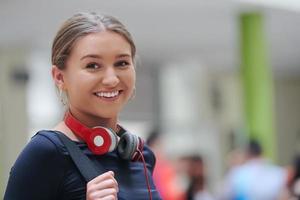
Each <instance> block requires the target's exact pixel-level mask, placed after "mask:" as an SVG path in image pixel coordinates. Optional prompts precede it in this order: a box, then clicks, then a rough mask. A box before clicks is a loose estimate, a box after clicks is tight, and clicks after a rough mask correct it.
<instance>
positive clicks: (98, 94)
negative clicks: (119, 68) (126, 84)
mask: <svg viewBox="0 0 300 200" xmlns="http://www.w3.org/2000/svg"><path fill="white" fill-rule="evenodd" d="M118 94H119V91H115V92H97V93H96V95H97V96H98V97H115V96H117V95H118Z"/></svg>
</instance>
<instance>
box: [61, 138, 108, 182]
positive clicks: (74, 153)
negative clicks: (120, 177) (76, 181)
mask: <svg viewBox="0 0 300 200" xmlns="http://www.w3.org/2000/svg"><path fill="white" fill-rule="evenodd" d="M57 136H58V137H59V139H60V140H61V142H62V143H63V144H64V145H65V147H66V148H67V151H68V152H69V154H70V156H71V158H72V160H73V162H74V163H75V165H76V166H77V168H78V170H79V171H80V173H81V175H82V176H83V177H84V178H85V180H86V182H89V181H91V180H92V179H94V178H95V177H97V176H98V175H99V174H100V173H99V172H98V171H97V170H96V168H95V166H94V165H93V163H92V161H91V160H90V159H89V158H88V157H87V156H86V155H85V154H84V153H82V151H81V150H80V149H79V147H78V146H77V145H76V144H74V142H73V141H71V140H70V139H69V138H68V137H67V136H65V135H64V134H62V133H58V134H57ZM104 171H105V170H104V169H103V172H104Z"/></svg>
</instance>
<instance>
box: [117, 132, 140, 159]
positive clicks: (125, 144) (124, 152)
mask: <svg viewBox="0 0 300 200" xmlns="http://www.w3.org/2000/svg"><path fill="white" fill-rule="evenodd" d="M138 145H139V139H138V137H137V136H135V135H133V134H130V133H124V134H123V135H122V137H121V138H120V141H119V144H118V147H117V148H118V154H119V156H120V157H121V158H122V159H124V160H132V159H133V157H134V155H135V153H136V152H137V148H138Z"/></svg>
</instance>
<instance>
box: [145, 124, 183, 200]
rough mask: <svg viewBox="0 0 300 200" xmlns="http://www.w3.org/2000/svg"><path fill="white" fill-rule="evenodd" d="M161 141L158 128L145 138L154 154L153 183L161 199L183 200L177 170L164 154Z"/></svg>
mask: <svg viewBox="0 0 300 200" xmlns="http://www.w3.org/2000/svg"><path fill="white" fill-rule="evenodd" d="M162 142H163V141H162V138H161V133H160V131H159V130H158V129H156V130H153V131H152V132H151V133H150V134H149V136H148V138H147V144H148V145H149V147H150V148H151V149H152V150H153V152H154V154H155V156H156V164H155V168H154V171H153V180H154V183H155V185H156V188H157V190H158V192H159V193H160V195H161V197H162V199H163V200H185V196H184V190H183V189H182V187H181V184H180V182H179V177H178V171H177V169H176V167H175V166H174V164H173V162H172V161H171V160H169V159H168V158H167V156H166V155H165V152H164V150H163V143H162Z"/></svg>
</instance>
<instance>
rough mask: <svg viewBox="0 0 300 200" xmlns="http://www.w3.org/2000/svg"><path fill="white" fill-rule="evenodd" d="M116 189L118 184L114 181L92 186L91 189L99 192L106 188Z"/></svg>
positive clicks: (108, 180)
mask: <svg viewBox="0 0 300 200" xmlns="http://www.w3.org/2000/svg"><path fill="white" fill-rule="evenodd" d="M117 187H118V183H117V181H116V180H115V179H107V180H104V181H102V182H100V183H97V184H94V185H93V188H94V189H96V190H101V189H106V188H117Z"/></svg>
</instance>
